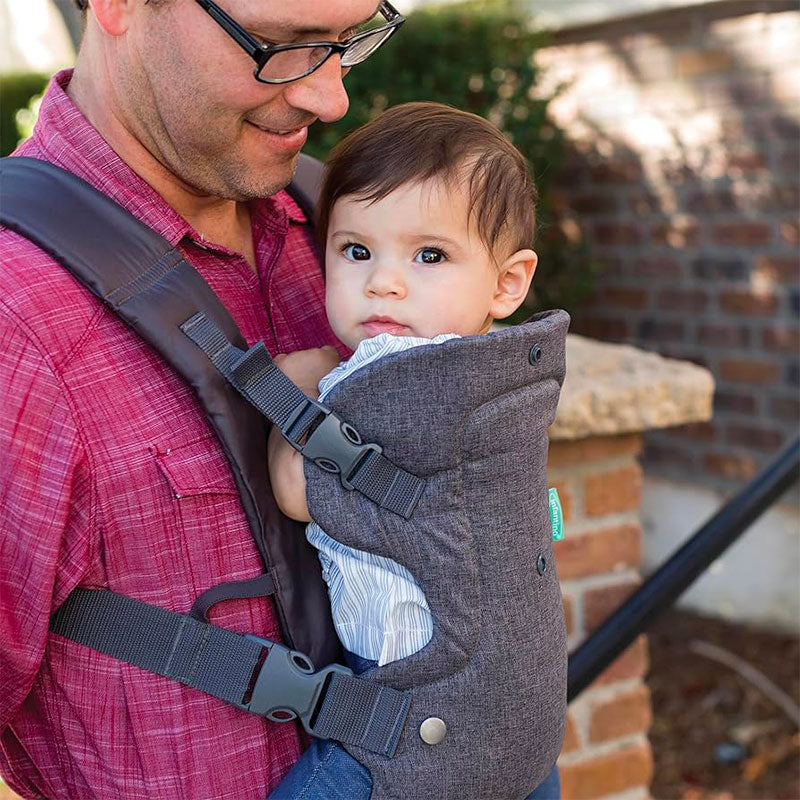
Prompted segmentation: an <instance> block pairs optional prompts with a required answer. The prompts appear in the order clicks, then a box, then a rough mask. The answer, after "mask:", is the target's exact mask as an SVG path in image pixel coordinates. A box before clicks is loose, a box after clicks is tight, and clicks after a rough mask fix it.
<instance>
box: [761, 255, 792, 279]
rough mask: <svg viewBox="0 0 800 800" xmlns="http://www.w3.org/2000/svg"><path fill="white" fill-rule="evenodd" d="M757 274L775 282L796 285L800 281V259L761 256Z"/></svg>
mask: <svg viewBox="0 0 800 800" xmlns="http://www.w3.org/2000/svg"><path fill="white" fill-rule="evenodd" d="M755 274H756V275H758V277H760V278H766V279H767V280H771V281H774V282H780V283H794V282H795V281H797V280H798V279H800V258H798V257H797V256H760V257H759V258H757V259H756V270H755Z"/></svg>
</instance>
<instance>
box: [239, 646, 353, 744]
mask: <svg viewBox="0 0 800 800" xmlns="http://www.w3.org/2000/svg"><path fill="white" fill-rule="evenodd" d="M247 638H248V639H252V640H253V641H254V642H258V644H260V645H263V646H264V647H265V648H266V649H267V651H268V653H267V658H266V661H264V664H263V665H262V667H261V669H260V671H259V673H258V677H257V678H256V682H255V686H254V687H253V693H252V695H251V697H250V702H248V703H239V704H237V705H238V706H239V708H242V709H244V710H245V711H250V712H251V713H253V714H258V715H259V716H261V717H266V718H267V719H269V720H271V721H272V722H291V721H292V720H295V719H299V720H300V722H302V723H303V727H304V728H305V729H306V730H307V731H308V732H309V733H311V734H313V733H314V731H313V729H312V721H313V719H314V716H315V712H316V711H317V708H318V706H319V703H320V701H321V700H322V698H323V697H324V691H325V689H326V687H327V684H328V682H329V681H330V678H331V676H332V675H333V674H334V673H339V674H342V675H350V676H352V674H353V671H352V670H351V669H348V668H347V667H343V666H342V665H341V664H330V665H328V666H327V667H324V668H323V669H321V670H320V671H319V672H314V665H313V664H312V663H311V659H309V657H308V656H306V655H304V654H303V653H301V652H300V651H298V650H290V649H289V648H288V647H284V645H282V644H278V643H277V642H271V641H269V640H268V639H262V638H261V637H259V636H253V635H251V634H247Z"/></svg>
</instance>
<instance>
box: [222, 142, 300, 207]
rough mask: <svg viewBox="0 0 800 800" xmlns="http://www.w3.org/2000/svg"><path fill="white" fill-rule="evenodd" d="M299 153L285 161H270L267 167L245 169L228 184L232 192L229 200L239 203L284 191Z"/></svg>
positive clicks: (295, 166)
mask: <svg viewBox="0 0 800 800" xmlns="http://www.w3.org/2000/svg"><path fill="white" fill-rule="evenodd" d="M299 155H300V154H299V152H298V153H295V154H294V155H293V156H291V157H287V158H285V159H272V160H271V163H270V164H269V165H264V164H259V165H258V166H255V165H254V166H253V167H251V168H250V169H247V168H245V172H244V173H240V174H239V175H237V176H236V178H235V179H234V180H233V181H231V182H230V183H229V186H230V189H231V190H232V195H233V196H231V197H230V199H231V200H238V201H240V202H244V201H248V200H258V199H260V198H263V197H271V196H272V195H274V194H277V193H278V192H279V191H281V189H285V188H286V187H287V186H288V185H289V183H290V181H291V180H292V177H293V175H294V171H295V169H296V168H297V159H298V157H299Z"/></svg>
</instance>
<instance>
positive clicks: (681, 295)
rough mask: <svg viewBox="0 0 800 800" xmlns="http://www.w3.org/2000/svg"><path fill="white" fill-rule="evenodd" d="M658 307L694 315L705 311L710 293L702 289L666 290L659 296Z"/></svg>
mask: <svg viewBox="0 0 800 800" xmlns="http://www.w3.org/2000/svg"><path fill="white" fill-rule="evenodd" d="M658 307H659V308H663V309H666V310H669V311H684V312H692V313H697V312H700V311H705V309H706V308H707V307H708V293H707V292H704V291H702V290H700V289H664V290H663V291H661V292H660V293H659V295H658Z"/></svg>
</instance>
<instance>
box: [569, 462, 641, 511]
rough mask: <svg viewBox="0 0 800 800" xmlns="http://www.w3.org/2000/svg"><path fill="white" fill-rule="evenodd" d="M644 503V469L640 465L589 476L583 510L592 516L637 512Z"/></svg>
mask: <svg viewBox="0 0 800 800" xmlns="http://www.w3.org/2000/svg"><path fill="white" fill-rule="evenodd" d="M641 500H642V470H641V468H640V467H639V465H638V464H629V465H627V466H624V467H619V468H617V469H611V470H607V471H605V472H600V473H595V474H593V475H587V476H586V478H584V481H583V510H584V513H586V514H587V515H588V516H590V517H599V516H602V515H604V514H614V513H616V512H619V511H635V510H636V509H637V508H639V504H640V503H641Z"/></svg>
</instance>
